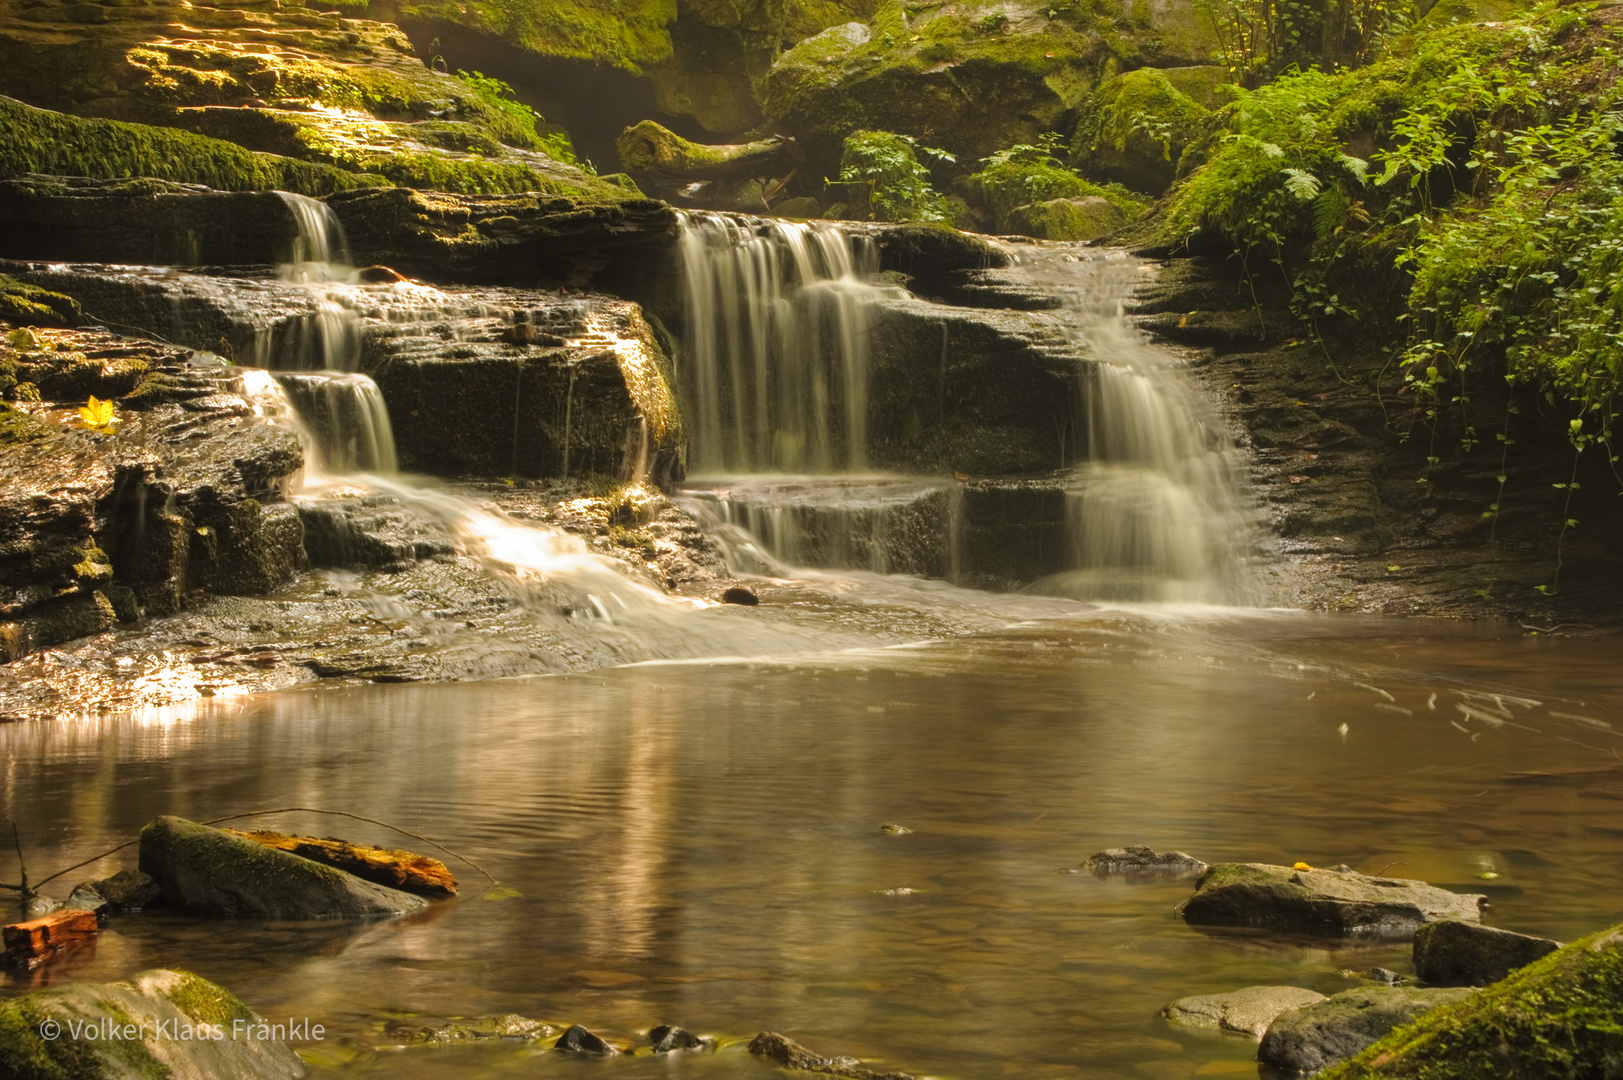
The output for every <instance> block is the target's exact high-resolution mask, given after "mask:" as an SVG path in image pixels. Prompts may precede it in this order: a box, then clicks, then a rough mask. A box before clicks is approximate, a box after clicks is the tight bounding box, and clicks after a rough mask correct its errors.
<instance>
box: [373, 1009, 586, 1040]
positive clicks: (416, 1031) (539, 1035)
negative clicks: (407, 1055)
mask: <svg viewBox="0 0 1623 1080" xmlns="http://www.w3.org/2000/svg"><path fill="white" fill-rule="evenodd" d="M383 1032H384V1034H385V1035H388V1036H390V1037H392V1038H398V1039H401V1040H403V1041H405V1042H407V1043H426V1044H429V1045H434V1046H440V1045H449V1044H453V1043H471V1042H487V1041H490V1040H493V1039H513V1040H517V1041H521V1042H535V1041H537V1040H540V1039H546V1038H551V1037H552V1036H553V1035H556V1034H558V1029H557V1028H555V1027H553V1026H552V1025H551V1024H546V1023H543V1022H542V1021H540V1020H531V1019H528V1018H527V1017H523V1016H519V1015H518V1014H517V1013H503V1014H502V1015H500V1016H473V1017H468V1018H466V1019H455V1020H451V1021H449V1022H447V1023H444V1024H429V1025H422V1024H413V1023H410V1022H408V1021H404V1020H391V1021H389V1022H388V1023H386V1024H384V1026H383Z"/></svg>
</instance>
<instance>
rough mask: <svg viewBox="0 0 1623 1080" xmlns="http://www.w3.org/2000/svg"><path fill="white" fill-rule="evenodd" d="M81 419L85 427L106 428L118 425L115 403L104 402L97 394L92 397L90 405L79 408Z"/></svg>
mask: <svg viewBox="0 0 1623 1080" xmlns="http://www.w3.org/2000/svg"><path fill="white" fill-rule="evenodd" d="M79 419H80V420H83V421H84V424H85V427H92V428H105V427H112V426H113V425H114V424H116V423H118V418H117V417H115V416H114V415H113V403H112V402H111V401H102V400H101V399H100V398H98V397H96V395H95V394H91V395H90V401H89V403H88V404H85V405H81V406H80V407H79Z"/></svg>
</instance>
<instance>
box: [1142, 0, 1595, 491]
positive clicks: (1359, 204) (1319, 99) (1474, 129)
mask: <svg viewBox="0 0 1623 1080" xmlns="http://www.w3.org/2000/svg"><path fill="white" fill-rule="evenodd" d="M1614 10H1615V9H1607V8H1588V7H1584V8H1579V7H1566V8H1551V9H1548V10H1545V11H1543V12H1540V13H1536V14H1534V15H1531V16H1529V17H1526V18H1523V19H1519V20H1513V21H1509V22H1505V23H1500V24H1474V25H1460V26H1454V27H1449V28H1446V29H1442V30H1436V31H1431V32H1427V33H1424V34H1419V35H1415V36H1413V37H1411V38H1408V39H1406V40H1405V41H1403V42H1401V43H1400V44H1399V45H1397V46H1395V47H1394V49H1393V51H1392V53H1391V54H1390V55H1388V56H1386V57H1385V58H1383V59H1380V60H1377V61H1376V62H1374V63H1372V64H1370V65H1369V66H1367V67H1364V68H1359V69H1356V70H1350V71H1341V72H1337V73H1334V74H1327V73H1324V72H1320V71H1317V70H1310V71H1305V72H1293V73H1291V74H1288V75H1286V76H1284V77H1282V78H1280V79H1278V80H1277V81H1275V82H1273V83H1271V84H1269V85H1267V86H1265V87H1262V88H1261V89H1258V90H1256V91H1252V92H1249V93H1242V94H1241V96H1240V98H1239V100H1237V101H1235V102H1234V103H1233V104H1231V105H1229V106H1227V107H1225V109H1223V110H1222V113H1221V120H1222V124H1223V128H1222V130H1221V132H1220V133H1219V134H1217V135H1216V136H1214V137H1213V138H1212V139H1211V140H1210V142H1209V144H1208V145H1207V146H1206V147H1204V148H1203V151H1202V152H1203V153H1204V154H1206V155H1207V159H1206V161H1205V163H1204V164H1203V165H1201V166H1200V167H1199V168H1198V169H1197V170H1196V171H1194V172H1193V173H1192V174H1191V175H1190V176H1189V177H1188V178H1187V180H1186V181H1185V182H1184V183H1182V184H1181V185H1180V186H1179V187H1178V188H1176V189H1174V192H1173V194H1172V196H1171V197H1170V200H1169V202H1168V203H1167V204H1166V206H1165V208H1164V210H1163V211H1162V212H1161V215H1160V217H1159V226H1160V228H1161V229H1162V230H1163V235H1164V236H1165V237H1166V238H1167V239H1168V240H1170V241H1173V242H1177V241H1185V242H1192V241H1200V242H1205V243H1208V244H1209V243H1210V242H1212V241H1217V242H1220V243H1222V244H1225V245H1227V246H1229V247H1231V248H1232V249H1234V250H1235V251H1236V252H1238V253H1239V254H1240V255H1241V256H1242V257H1243V261H1244V264H1245V266H1246V268H1247V270H1248V272H1251V273H1273V272H1276V270H1277V272H1281V273H1283V274H1284V275H1285V277H1286V279H1287V280H1288V281H1289V282H1290V283H1291V285H1292V288H1293V307H1294V309H1295V311H1296V313H1297V314H1298V315H1299V316H1300V317H1302V318H1303V320H1304V321H1305V322H1306V323H1307V324H1308V326H1309V327H1310V328H1311V330H1312V333H1313V335H1314V336H1315V337H1320V335H1321V334H1323V335H1329V334H1330V330H1331V328H1335V327H1349V328H1350V327H1351V326H1352V325H1353V320H1355V319H1361V320H1362V321H1360V322H1359V323H1358V325H1359V327H1360V328H1361V332H1362V333H1364V334H1366V335H1367V334H1368V332H1369V331H1368V329H1367V328H1368V327H1369V326H1370V322H1369V319H1370V318H1371V317H1374V316H1377V315H1379V314H1380V313H1381V312H1382V311H1383V310H1385V311H1388V312H1391V308H1392V307H1393V306H1397V307H1399V308H1400V309H1401V312H1400V313H1401V319H1400V321H1399V322H1398V323H1397V324H1396V325H1393V326H1392V330H1391V337H1392V339H1393V340H1394V342H1395V346H1396V347H1397V348H1398V349H1399V350H1400V352H1401V369H1402V371H1403V374H1404V379H1405V382H1406V384H1407V389H1408V390H1410V391H1412V392H1413V393H1414V394H1415V395H1416V398H1417V399H1418V400H1419V401H1420V402H1421V403H1422V407H1421V408H1420V409H1418V410H1416V411H1415V416H1416V422H1418V423H1421V424H1426V425H1429V426H1431V427H1432V429H1433V431H1435V430H1436V421H1437V419H1438V416H1439V413H1440V411H1442V410H1446V409H1449V408H1452V407H1455V406H1462V405H1464V404H1465V403H1468V402H1469V400H1470V395H1471V393H1472V391H1473V388H1474V387H1475V388H1480V387H1481V386H1482V380H1491V381H1499V380H1506V379H1508V380H1509V381H1510V382H1511V383H1512V384H1517V385H1525V386H1529V387H1532V388H1534V389H1535V390H1537V391H1539V392H1541V393H1543V394H1544V395H1545V397H1546V400H1547V402H1548V403H1549V404H1550V405H1551V406H1554V407H1557V408H1558V409H1565V410H1566V413H1567V415H1569V416H1570V417H1571V425H1570V426H1571V438H1572V441H1573V444H1574V448H1575V450H1581V449H1582V448H1583V447H1584V446H1585V445H1586V444H1588V443H1590V442H1592V441H1597V440H1598V441H1600V442H1603V443H1606V444H1607V445H1608V446H1610V443H1611V439H1612V434H1613V427H1614V423H1615V420H1616V416H1617V408H1618V401H1617V398H1618V389H1619V379H1620V370H1623V162H1620V160H1619V156H1618V151H1617V147H1618V144H1619V142H1620V136H1623V92H1620V90H1619V88H1618V85H1617V71H1618V62H1619V61H1618V49H1619V45H1620V43H1623V41H1620V38H1623V35H1620V34H1619V33H1618V30H1617V22H1618V20H1617V16H1616V15H1614V14H1612V12H1613V11H1614ZM1394 298H1396V299H1395V304H1394ZM1394 314H1397V313H1394ZM1387 325H1392V324H1387ZM1377 332H1378V327H1377ZM1321 340H1322V338H1321ZM1463 440H1464V446H1463V448H1464V449H1465V450H1470V449H1471V448H1472V447H1473V446H1474V445H1475V443H1476V442H1477V441H1478V435H1477V433H1476V432H1475V431H1474V430H1473V429H1472V428H1470V426H1469V425H1468V424H1467V425H1466V426H1465V428H1464V436H1463ZM1434 460H1435V459H1434ZM1614 460H1615V457H1614Z"/></svg>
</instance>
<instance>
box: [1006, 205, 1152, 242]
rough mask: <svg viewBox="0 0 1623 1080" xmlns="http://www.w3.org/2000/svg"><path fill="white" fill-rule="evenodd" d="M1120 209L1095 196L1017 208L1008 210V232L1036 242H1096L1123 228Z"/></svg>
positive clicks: (1123, 216) (1126, 218)
mask: <svg viewBox="0 0 1623 1080" xmlns="http://www.w3.org/2000/svg"><path fill="white" fill-rule="evenodd" d="M1128 220H1129V219H1128V217H1127V215H1126V214H1125V213H1123V212H1122V210H1121V207H1119V206H1117V205H1116V204H1115V203H1113V202H1111V201H1110V200H1109V199H1106V198H1103V197H1102V196H1099V195H1084V196H1082V197H1080V198H1074V199H1049V200H1047V201H1046V202H1040V203H1031V204H1029V205H1026V206H1017V207H1015V208H1014V209H1013V210H1011V211H1009V216H1008V219H1007V221H1006V227H1007V229H1008V231H1009V232H1012V233H1019V234H1020V235H1022V236H1035V237H1036V238H1038V239H1039V240H1097V239H1099V237H1101V236H1108V235H1109V234H1111V233H1113V232H1115V231H1116V230H1117V229H1119V228H1121V227H1122V226H1123V225H1126V224H1127V222H1128Z"/></svg>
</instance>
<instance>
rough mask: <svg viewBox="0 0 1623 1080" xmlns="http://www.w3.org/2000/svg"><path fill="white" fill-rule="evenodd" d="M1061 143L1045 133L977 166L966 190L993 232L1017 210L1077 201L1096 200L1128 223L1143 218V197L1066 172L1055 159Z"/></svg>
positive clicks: (1144, 205)
mask: <svg viewBox="0 0 1623 1080" xmlns="http://www.w3.org/2000/svg"><path fill="white" fill-rule="evenodd" d="M1061 141H1062V136H1061V135H1059V134H1058V133H1057V132H1050V133H1048V134H1046V135H1043V136H1041V137H1039V138H1038V140H1037V142H1036V143H1017V144H1016V145H1014V146H1010V147H1007V148H1006V149H1003V150H999V151H997V153H995V154H992V155H991V156H989V157H984V158H982V159H981V160H980V165H981V170H980V171H979V172H977V173H975V174H974V175H972V176H970V177H969V179H968V186H969V188H970V190H971V191H973V192H974V193H975V194H977V195H978V196H979V197H980V198H981V199H982V200H983V201H984V202H985V203H986V205H987V208H988V209H990V210H991V211H992V214H993V216H994V217H995V218H996V220H997V226H998V228H1000V229H1001V228H1005V227H1006V226H1007V223H1008V218H1009V213H1010V211H1012V210H1013V209H1014V208H1015V207H1017V206H1025V205H1027V204H1029V203H1037V202H1046V201H1048V200H1049V199H1068V198H1074V197H1076V196H1081V195H1097V196H1099V197H1101V198H1103V199H1105V200H1107V201H1109V202H1110V203H1112V204H1113V205H1115V206H1116V207H1118V208H1119V209H1121V210H1122V211H1123V212H1124V213H1125V214H1126V215H1127V216H1128V217H1129V218H1135V217H1137V216H1138V215H1139V214H1141V213H1143V212H1144V208H1145V207H1146V206H1148V205H1149V200H1148V199H1147V198H1145V197H1144V196H1142V195H1135V194H1133V193H1132V192H1130V191H1128V190H1127V189H1126V188H1124V187H1122V186H1121V185H1119V184H1109V185H1103V184H1095V183H1093V182H1092V181H1090V180H1085V179H1083V178H1082V176H1081V175H1079V174H1078V173H1077V172H1076V171H1075V170H1073V169H1070V168H1067V167H1066V166H1065V164H1064V163H1063V162H1062V161H1061V160H1060V158H1059V151H1060V147H1061Z"/></svg>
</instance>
